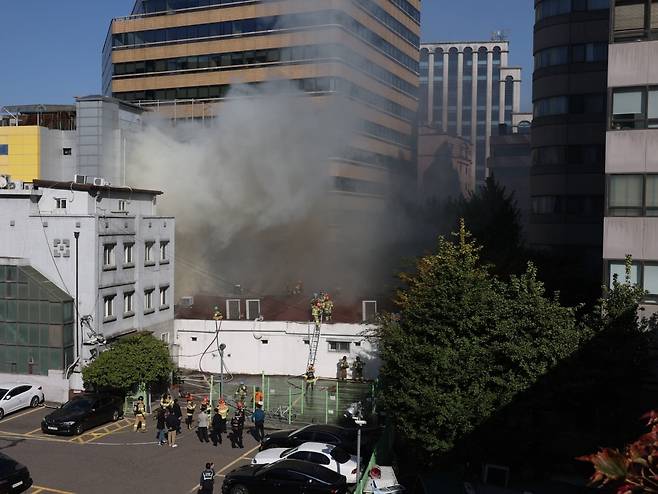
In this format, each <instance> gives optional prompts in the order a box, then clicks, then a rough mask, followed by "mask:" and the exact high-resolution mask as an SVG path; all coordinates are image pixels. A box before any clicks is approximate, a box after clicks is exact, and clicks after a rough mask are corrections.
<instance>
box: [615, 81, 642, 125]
mask: <svg viewBox="0 0 658 494" xmlns="http://www.w3.org/2000/svg"><path fill="white" fill-rule="evenodd" d="M643 108H644V90H643V89H621V90H619V89H618V90H615V91H614V92H613V93H612V128H613V129H616V130H626V129H640V128H643V127H644V118H643V113H644V112H643Z"/></svg>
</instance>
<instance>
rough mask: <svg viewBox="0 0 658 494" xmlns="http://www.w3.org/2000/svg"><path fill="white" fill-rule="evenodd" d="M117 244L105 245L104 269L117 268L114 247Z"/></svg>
mask: <svg viewBox="0 0 658 494" xmlns="http://www.w3.org/2000/svg"><path fill="white" fill-rule="evenodd" d="M115 246H116V244H105V245H104V246H103V268H104V269H108V268H114V267H115V266H116V263H115V259H114V247H115Z"/></svg>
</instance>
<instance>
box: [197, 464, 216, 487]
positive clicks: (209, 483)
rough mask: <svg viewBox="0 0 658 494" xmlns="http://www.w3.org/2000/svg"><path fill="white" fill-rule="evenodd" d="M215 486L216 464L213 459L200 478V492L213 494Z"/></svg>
mask: <svg viewBox="0 0 658 494" xmlns="http://www.w3.org/2000/svg"><path fill="white" fill-rule="evenodd" d="M214 488H215V464H214V463H213V462H211V461H209V462H208V463H206V468H205V469H204V470H203V472H201V478H200V479H199V494H212V491H213V489H214Z"/></svg>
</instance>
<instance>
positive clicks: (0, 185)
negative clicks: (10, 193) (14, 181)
mask: <svg viewBox="0 0 658 494" xmlns="http://www.w3.org/2000/svg"><path fill="white" fill-rule="evenodd" d="M8 185H9V180H8V179H7V176H6V175H0V189H6V188H7V186H8Z"/></svg>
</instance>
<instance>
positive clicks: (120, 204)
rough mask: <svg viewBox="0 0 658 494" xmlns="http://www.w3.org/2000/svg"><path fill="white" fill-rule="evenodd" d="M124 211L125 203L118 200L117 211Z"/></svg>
mask: <svg viewBox="0 0 658 494" xmlns="http://www.w3.org/2000/svg"><path fill="white" fill-rule="evenodd" d="M125 210H126V201H124V200H123V199H119V211H125Z"/></svg>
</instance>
